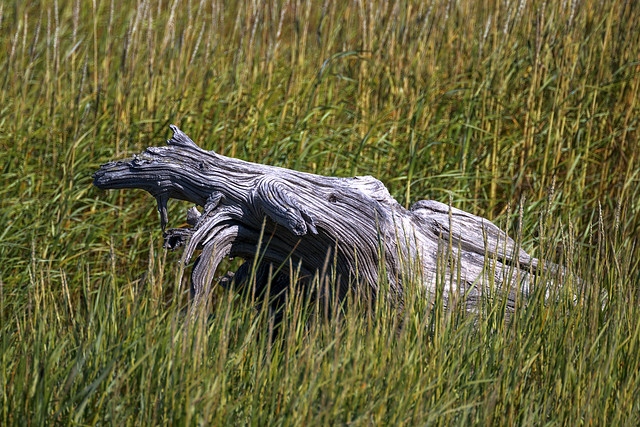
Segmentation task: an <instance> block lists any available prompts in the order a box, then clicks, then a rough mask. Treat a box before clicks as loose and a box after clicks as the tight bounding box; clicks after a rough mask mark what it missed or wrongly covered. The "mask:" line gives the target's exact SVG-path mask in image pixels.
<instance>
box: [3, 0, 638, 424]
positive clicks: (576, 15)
mask: <svg viewBox="0 0 640 427" xmlns="http://www.w3.org/2000/svg"><path fill="white" fill-rule="evenodd" d="M638 23H640V5H639V4H638V3H637V2H634V1H627V2H625V1H596V0H581V1H578V0H565V1H548V2H544V1H532V0H495V1H486V2H471V1H456V0H436V1H433V2H429V1H425V2H422V1H401V0H398V1H394V0H391V1H379V0H375V1H357V0H356V1H325V2H321V1H317V2H316V1H301V0H286V1H281V0H273V1H272V0H267V1H265V2H260V1H248V0H247V1H241V2H226V3H225V4H223V3H221V2H220V1H219V0H212V1H200V2H198V1H195V0H194V1H180V2H178V1H171V0H167V1H152V2H149V1H138V2H130V1H124V2H114V1H111V2H109V1H99V0H93V2H91V1H65V0H55V1H50V0H47V1H42V2H19V1H8V2H1V3H0V70H2V71H0V86H1V90H0V166H1V167H2V185H1V186H0V221H1V222H0V263H1V266H0V272H1V275H0V319H1V322H0V358H1V360H0V390H1V394H0V403H1V405H0V424H2V425H12V424H20V425H25V424H26V425H32V424H33V425H36V424H38V425H39V424H45V423H54V424H74V425H75V424H96V423H101V424H102V423H113V424H117V425H120V424H124V423H126V424H151V425H153V424H160V423H167V424H168V423H171V424H173V423H175V424H178V425H182V424H186V425H193V424H213V425H225V424H253V425H264V424H265V423H267V422H269V423H274V424H284V425H291V424H294V425H300V424H303V423H304V424H309V423H310V424H323V425H326V424H333V423H340V424H346V423H348V424H354V425H369V424H392V425H395V424H432V423H435V424H441V425H453V424H469V423H477V424H494V423H495V424H516V425H523V424H534V425H540V424H551V425H579V424H586V425H594V424H596V425H598V424H599V425H605V424H606V425H625V424H626V425H634V424H635V425H637V424H640V321H639V319H640V289H639V286H640V266H639V262H640V257H639V255H640V253H639V250H638V247H637V243H638V238H639V237H640V166H639V165H640V142H639V141H638V136H639V133H638V125H639V118H640V102H639V99H640V95H639V94H638V87H639V85H640V25H638ZM171 123H174V124H176V125H178V126H180V127H181V128H182V129H183V130H184V131H185V132H186V133H187V134H189V135H190V136H191V137H192V138H193V139H194V141H195V142H196V143H198V144H199V145H200V146H202V147H205V148H206V149H210V150H215V151H217V152H220V153H222V154H225V155H229V156H235V157H238V158H241V159H245V160H250V161H254V162H259V163H265V164H270V165H277V166H284V167H289V168H293V169H297V170H301V171H308V172H314V173H320V174H325V175H335V176H352V175H355V174H358V175H366V174H371V175H374V176H376V177H377V178H379V179H380V180H381V181H383V182H384V183H385V185H387V187H388V188H389V190H390V192H391V194H392V195H393V196H394V197H395V198H396V199H397V200H398V201H399V202H400V203H401V204H403V205H406V206H408V205H410V204H411V203H413V202H415V201H417V200H421V199H436V200H440V201H443V202H447V203H448V202H449V199H450V198H451V200H452V203H453V205H454V206H455V207H458V208H461V209H464V210H467V211H469V212H472V213H474V214H477V215H481V216H485V217H487V218H490V219H492V220H493V221H494V222H495V223H496V224H498V225H499V226H501V227H503V228H504V229H506V230H508V232H509V233H510V234H511V235H512V236H513V237H516V236H517V237H518V238H520V239H521V241H522V245H523V247H524V248H525V249H526V250H527V251H529V253H531V254H532V255H534V256H537V257H542V258H545V259H549V260H553V261H555V262H559V263H562V264H564V265H565V266H566V267H567V268H568V269H569V270H570V271H573V272H576V273H577V274H578V275H579V276H580V277H582V279H583V286H581V287H579V288H577V289H574V290H575V291H576V292H577V295H578V297H577V299H576V302H575V304H574V303H573V301H572V299H571V298H567V297H563V296H562V295H564V294H563V293H562V292H560V291H558V293H557V295H556V294H554V293H552V297H551V298H550V299H549V300H548V301H547V302H546V303H545V301H544V294H543V293H542V292H539V293H536V294H535V295H533V296H532V298H531V301H530V303H529V304H528V305H527V306H526V308H523V309H521V310H519V311H518V312H517V313H515V315H514V316H513V318H512V319H511V321H506V320H505V318H504V316H503V314H502V313H501V312H500V310H499V307H495V306H492V305H491V304H486V305H485V306H483V307H482V309H481V310H480V311H479V313H477V314H474V315H470V314H469V315H466V314H465V313H463V312H460V311H459V310H456V311H453V312H446V311H443V310H439V309H428V308H426V307H425V304H424V302H421V301H419V300H410V301H409V302H408V304H407V311H406V315H405V316H406V318H405V323H404V326H403V327H402V328H398V326H397V325H396V323H395V322H396V320H397V318H396V317H395V316H393V313H391V310H392V309H391V308H389V307H386V306H385V303H384V302H383V301H379V304H380V305H381V309H380V310H376V311H375V314H371V313H369V312H368V311H367V310H365V309H362V308H359V307H357V306H354V307H351V308H349V309H348V310H347V312H346V314H345V316H344V317H343V318H342V319H340V320H336V321H323V320H318V318H321V317H322V316H315V315H314V310H315V307H314V306H313V304H311V305H309V306H307V305H305V304H304V303H303V302H300V301H298V302H295V301H292V302H291V304H290V306H288V308H287V313H286V316H285V321H284V323H283V325H282V327H281V329H280V333H279V335H278V337H277V339H272V338H271V332H272V329H273V325H272V324H271V322H270V317H269V316H268V315H267V314H266V313H265V312H264V311H260V310H257V309H256V308H255V305H254V304H252V302H251V301H247V300H246V299H245V298H243V297H241V296H239V295H238V294H236V293H232V292H223V291H219V292H216V294H215V298H214V299H213V300H212V302H211V310H212V312H213V313H214V314H213V316H212V317H211V318H209V319H207V320H203V319H204V317H202V318H199V320H197V321H194V322H188V321H186V320H185V318H184V316H183V315H182V310H183V308H184V306H185V304H186V303H187V300H188V298H187V295H185V294H184V292H182V291H181V290H180V289H181V288H179V286H178V277H179V275H180V266H179V263H178V261H179V259H180V253H167V252H165V251H164V250H163V249H162V241H161V240H162V238H161V232H160V227H159V219H158V214H157V212H156V210H155V202H154V201H153V198H152V197H151V196H149V195H148V194H146V193H143V192H141V191H121V192H118V191H113V192H103V191H99V190H98V189H96V188H94V187H92V184H91V182H92V178H91V174H92V173H93V172H94V171H95V170H96V169H97V167H98V166H99V165H100V164H101V163H105V162H106V161H108V160H111V159H114V158H121V157H126V156H129V155H131V154H133V153H137V152H140V151H142V150H144V149H145V148H146V147H147V146H152V145H160V144H163V143H164V140H165V139H166V138H167V137H168V136H169V133H170V132H169V129H168V125H169V124H171ZM186 207H188V206H187V205H184V204H181V203H177V202H175V203H173V204H170V206H169V209H170V212H169V218H170V219H172V221H171V222H173V223H171V222H170V224H169V226H174V227H175V226H179V225H180V222H177V221H179V220H178V218H184V210H185V208H186ZM554 292H555V291H554ZM554 295H556V296H555V297H554ZM605 296H606V298H605ZM385 307H386V308H385Z"/></svg>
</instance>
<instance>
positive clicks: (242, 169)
mask: <svg viewBox="0 0 640 427" xmlns="http://www.w3.org/2000/svg"><path fill="white" fill-rule="evenodd" d="M171 129H172V130H173V132H174V134H173V137H172V138H171V139H170V140H169V141H167V146H165V147H151V148H148V149H147V150H146V151H145V152H143V153H141V154H139V155H134V156H133V157H132V158H130V159H126V160H121V161H115V162H110V163H107V164H105V165H102V166H101V167H100V169H99V170H98V171H97V172H96V173H95V174H94V185H96V186H97V187H99V188H101V189H118V188H138V189H143V190H146V191H148V192H149V193H150V194H151V195H153V196H154V197H155V198H156V200H157V204H158V211H159V213H160V221H161V225H162V229H163V230H164V229H165V226H166V224H167V220H168V218H167V201H168V200H169V199H171V198H174V199H180V200H186V201H189V202H192V203H194V204H196V205H198V206H200V207H201V208H202V211H200V210H198V209H196V208H195V207H194V208H191V209H189V211H188V212H187V222H188V224H190V225H191V228H180V229H171V230H168V231H166V232H165V233H164V238H165V245H166V246H167V247H168V248H171V249H175V248H177V247H180V246H184V255H183V262H185V264H186V263H187V262H189V260H191V258H192V257H193V256H194V255H195V254H196V251H201V252H200V255H199V256H198V258H197V262H196V263H195V266H194V268H193V271H192V284H191V286H192V293H193V295H194V297H196V299H198V298H199V297H201V296H202V295H204V294H206V291H207V290H208V289H209V287H210V286H211V284H212V283H213V281H214V276H215V271H216V268H217V267H218V264H219V263H220V262H221V261H222V260H223V259H224V258H225V257H228V256H231V257H236V256H237V257H242V258H243V259H245V260H248V261H249V262H251V261H252V260H254V258H255V257H256V252H259V254H258V257H259V258H260V259H261V260H262V262H261V267H260V269H259V270H258V272H257V273H256V274H255V275H254V276H255V277H256V282H257V286H261V287H264V286H266V284H267V283H271V286H275V287H276V288H278V289H276V290H278V291H282V290H286V288H287V287H288V286H290V285H291V284H290V283H289V280H290V279H289V278H290V277H294V271H295V272H297V271H299V275H298V276H297V277H299V282H300V283H301V285H302V288H307V289H310V288H311V287H312V286H314V283H316V288H317V289H321V288H322V287H318V286H317V283H324V284H325V286H324V288H322V289H323V291H322V292H326V293H328V295H324V297H329V298H332V299H333V298H335V299H337V300H341V299H343V298H344V297H345V296H346V294H347V292H348V291H349V290H352V291H356V293H357V294H358V295H363V296H365V297H368V298H372V297H373V298H375V297H377V295H378V293H379V290H380V288H381V286H385V288H387V289H388V290H389V291H390V292H389V293H388V294H387V293H385V295H387V297H389V298H392V299H393V301H394V303H396V304H399V305H402V303H403V295H404V290H405V286H406V285H407V283H414V284H418V286H420V287H421V289H423V290H424V291H426V292H425V293H426V295H427V296H429V295H435V293H436V292H438V291H441V292H442V295H443V296H444V298H445V301H450V299H451V297H452V295H453V294H455V295H460V297H461V298H462V299H463V300H464V303H465V304H466V306H467V309H469V310H473V309H474V308H475V307H476V306H477V304H478V303H479V300H480V298H481V296H482V295H483V294H485V295H489V294H491V293H490V292H488V291H489V289H492V290H493V291H495V290H496V289H498V290H502V292H501V295H503V296H504V297H505V298H506V303H507V304H506V307H507V309H509V310H512V309H513V308H514V307H515V302H516V298H517V295H519V294H522V295H524V296H526V295H527V294H528V293H529V289H530V285H531V284H532V282H533V280H534V275H533V274H532V272H535V270H536V269H537V266H538V260H537V259H535V258H532V257H530V256H529V255H528V254H527V253H526V252H525V251H524V250H522V249H520V248H519V247H518V245H516V243H515V242H514V241H513V240H512V239H510V238H509V237H508V236H507V235H506V234H505V233H504V232H503V231H501V230H500V229H498V228H497V227H496V226H495V225H494V224H492V223H491V222H490V221H488V220H487V219H484V218H481V217H478V216H475V215H472V214H470V213H467V212H464V211H461V210H459V209H456V208H453V207H449V206H448V205H445V204H443V203H440V202H436V201H432V200H430V201H419V202H417V203H415V204H414V205H413V206H412V207H411V209H409V210H406V209H404V208H403V207H402V206H400V204H398V202H397V201H396V200H395V199H393V197H391V195H390V194H389V192H388V191H387V189H386V188H385V186H384V185H383V184H382V183H381V182H380V181H378V180H377V179H375V178H373V177H371V176H357V177H354V178H336V177H326V176H321V175H315V174H310V173H304V172H298V171H294V170H290V169H284V168H279V167H274V166H266V165H261V164H255V163H250V162H246V161H242V160H238V159H233V158H229V157H225V156H222V155H220V154H217V153H215V152H213V151H205V150H203V149H201V148H199V147H198V146H197V145H196V144H195V143H194V142H193V141H192V140H191V139H190V138H189V137H188V136H187V135H185V134H184V133H183V132H182V131H180V129H178V128H177V127H176V126H171ZM258 242H262V245H261V247H260V248H258ZM249 265H250V264H246V265H243V266H242V267H241V268H240V270H239V271H238V272H237V274H236V277H235V278H234V280H235V282H236V283H237V284H240V283H246V281H247V278H248V276H249V271H250V267H249ZM266 266H270V267H266ZM269 268H271V269H272V271H275V270H278V273H277V275H276V277H275V278H274V279H273V282H270V277H269ZM292 270H293V271H292ZM231 277H232V275H228V276H226V278H225V279H224V280H223V281H222V283H226V282H228V281H229V280H230V279H231ZM326 278H331V279H330V280H325V279H326ZM314 281H315V282H314ZM323 281H324V282H323ZM382 284H384V285H382ZM518 291H520V292H518ZM272 293H273V291H272ZM494 294H495V293H494ZM316 296H317V295H316Z"/></svg>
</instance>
